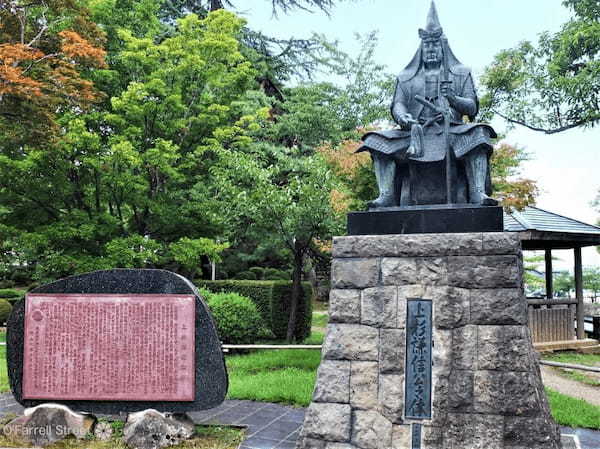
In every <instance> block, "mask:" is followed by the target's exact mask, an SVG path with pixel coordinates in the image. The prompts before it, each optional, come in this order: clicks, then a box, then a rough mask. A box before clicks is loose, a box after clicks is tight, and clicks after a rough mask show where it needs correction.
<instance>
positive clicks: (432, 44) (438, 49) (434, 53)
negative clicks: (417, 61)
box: [423, 39, 443, 64]
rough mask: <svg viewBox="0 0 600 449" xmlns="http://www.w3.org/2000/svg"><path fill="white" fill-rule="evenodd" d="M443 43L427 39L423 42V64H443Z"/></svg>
mask: <svg viewBox="0 0 600 449" xmlns="http://www.w3.org/2000/svg"><path fill="white" fill-rule="evenodd" d="M442 57H443V50H442V41H441V40H439V39H426V40H424V41H423V62H424V63H425V64H440V63H441V62H442Z"/></svg>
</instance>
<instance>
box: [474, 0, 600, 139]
mask: <svg viewBox="0 0 600 449" xmlns="http://www.w3.org/2000/svg"><path fill="white" fill-rule="evenodd" d="M563 4H564V5H565V6H566V7H568V8H569V9H571V11H572V13H573V16H572V18H571V19H570V20H569V21H568V22H567V23H565V24H564V25H563V27H562V28H561V30H560V31H558V32H556V33H550V32H546V33H543V34H542V35H541V36H540V38H539V41H538V42H537V44H533V43H531V42H527V41H524V42H521V43H520V44H519V45H517V46H516V47H514V48H511V49H508V50H503V51H502V52H500V53H499V54H498V55H496V57H495V58H494V61H493V62H492V64H491V65H490V66H489V67H488V68H487V69H486V71H485V73H484V75H483V77H482V78H481V83H482V84H483V86H484V87H485V89H486V93H485V95H484V97H483V99H482V105H483V106H484V109H487V111H488V112H489V113H493V114H497V115H498V116H500V117H502V118H504V119H506V120H507V121H508V122H509V123H510V124H513V125H515V124H517V125H522V126H525V127H527V128H529V129H532V130H534V131H540V132H544V133H546V134H554V133H558V132H562V131H566V130H569V129H572V128H576V127H593V126H595V125H596V124H598V122H600V106H599V104H600V59H599V56H600V7H599V6H598V2H597V1H596V0H564V1H563Z"/></svg>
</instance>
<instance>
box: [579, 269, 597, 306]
mask: <svg viewBox="0 0 600 449" xmlns="http://www.w3.org/2000/svg"><path fill="white" fill-rule="evenodd" d="M583 288H584V289H585V290H588V291H589V292H591V293H592V302H596V300H597V299H598V296H599V295H600V268H598V267H587V268H584V269H583Z"/></svg>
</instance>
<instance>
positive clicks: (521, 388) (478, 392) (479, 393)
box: [474, 371, 543, 416]
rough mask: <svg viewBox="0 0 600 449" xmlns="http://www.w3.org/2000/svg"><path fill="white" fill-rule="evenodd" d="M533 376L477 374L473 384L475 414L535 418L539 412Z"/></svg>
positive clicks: (484, 372) (479, 372)
mask: <svg viewBox="0 0 600 449" xmlns="http://www.w3.org/2000/svg"><path fill="white" fill-rule="evenodd" d="M538 393H541V394H543V390H542V391H541V392H538V391H537V389H536V382H535V381H534V379H533V374H530V373H522V372H502V371H477V372H475V380H474V410H475V412H477V413H483V414H498V415H512V416H534V415H536V414H538V413H539V412H540V410H539V407H540V404H539V403H538V400H539V395H538Z"/></svg>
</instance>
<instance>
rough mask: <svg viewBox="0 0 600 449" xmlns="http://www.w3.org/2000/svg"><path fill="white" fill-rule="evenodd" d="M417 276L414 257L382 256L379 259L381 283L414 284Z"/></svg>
mask: <svg viewBox="0 0 600 449" xmlns="http://www.w3.org/2000/svg"><path fill="white" fill-rule="evenodd" d="M415 280H418V277H417V260H416V259H414V258H403V257H393V258H388V257H386V258H383V259H381V282H382V283H383V285H392V286H398V285H408V284H414V283H415Z"/></svg>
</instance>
